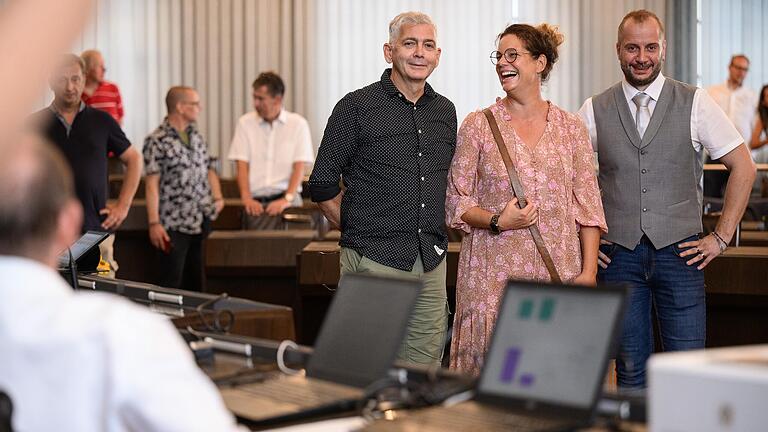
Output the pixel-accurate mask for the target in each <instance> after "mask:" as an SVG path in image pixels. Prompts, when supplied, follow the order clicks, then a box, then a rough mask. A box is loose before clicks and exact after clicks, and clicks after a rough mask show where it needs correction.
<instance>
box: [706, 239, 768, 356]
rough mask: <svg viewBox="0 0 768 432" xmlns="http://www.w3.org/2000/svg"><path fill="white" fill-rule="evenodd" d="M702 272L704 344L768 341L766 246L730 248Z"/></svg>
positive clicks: (767, 261)
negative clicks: (703, 283)
mask: <svg viewBox="0 0 768 432" xmlns="http://www.w3.org/2000/svg"><path fill="white" fill-rule="evenodd" d="M704 274H705V280H706V284H707V287H706V292H707V346H709V347H717V346H731V345H744V344H755V343H766V342H768V319H766V316H768V248H766V247H755V246H742V247H738V248H729V249H728V250H726V251H725V253H724V254H723V255H721V256H719V257H717V258H716V259H715V260H713V261H712V262H711V263H710V264H709V265H708V266H707V267H706V268H705V269H704Z"/></svg>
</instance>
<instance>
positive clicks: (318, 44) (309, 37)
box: [297, 0, 666, 145]
mask: <svg viewBox="0 0 768 432" xmlns="http://www.w3.org/2000/svg"><path fill="white" fill-rule="evenodd" d="M297 2H298V3H299V4H301V8H302V9H303V10H304V11H305V14H304V15H303V16H302V17H299V18H300V19H302V20H303V22H304V25H302V26H299V27H300V28H301V31H302V32H305V33H304V34H303V37H299V38H297V40H298V41H303V42H305V43H306V44H307V45H306V46H305V47H303V48H302V50H304V52H305V53H306V54H305V56H304V57H305V61H306V62H307V63H308V64H309V65H311V66H309V68H310V70H306V76H305V79H306V80H307V83H306V86H305V87H304V90H305V91H306V93H305V95H304V97H303V98H302V100H301V103H300V104H299V105H298V106H299V107H300V108H301V109H302V111H303V114H304V115H306V116H307V118H308V120H309V123H310V125H311V127H312V134H313V137H314V139H315V142H316V145H317V143H319V140H320V138H321V137H322V132H323V131H322V129H323V128H324V127H325V123H326V120H327V118H328V116H329V115H330V113H331V110H332V109H333V106H334V104H335V103H336V102H337V101H338V100H339V99H340V98H341V97H343V96H344V95H345V94H346V93H348V92H350V91H352V90H355V89H357V88H359V87H362V86H364V85H367V84H369V83H371V82H373V81H376V80H378V79H379V76H380V75H381V72H382V71H383V69H384V68H385V67H387V64H386V63H385V61H384V57H383V54H382V45H383V44H384V42H385V41H386V40H387V38H388V33H387V26H388V24H389V21H390V20H391V19H392V18H393V17H394V16H395V15H397V14H398V13H400V12H403V11H407V10H420V11H423V12H425V13H427V14H429V15H430V16H431V17H432V18H433V20H434V21H435V23H436V25H437V28H438V42H439V45H440V46H441V48H442V50H443V52H442V57H441V60H440V65H439V66H438V68H437V69H436V70H435V72H434V73H433V74H432V76H431V77H430V79H429V82H430V84H431V85H432V86H433V87H434V88H435V90H436V91H437V92H439V93H441V94H443V95H445V96H446V97H448V98H449V99H451V100H452V101H453V102H454V104H455V105H456V110H457V114H458V118H459V122H461V120H462V119H463V118H464V117H465V116H466V115H467V114H468V113H470V112H472V111H474V110H476V109H479V108H482V107H485V106H487V105H490V104H491V103H493V102H494V100H495V98H496V97H498V96H503V94H502V91H501V88H500V86H499V83H498V79H497V78H496V74H495V72H494V69H493V65H492V64H491V62H490V60H489V55H490V53H491V51H493V50H494V49H495V39H496V36H497V35H498V34H499V33H500V32H501V31H502V30H504V28H505V27H506V26H507V25H509V24H512V23H517V22H522V23H529V24H534V25H535V24H539V23H541V22H548V23H550V24H554V25H558V26H559V27H560V31H561V32H562V33H563V34H564V35H565V43H564V44H563V45H562V46H561V49H560V59H559V61H558V63H557V64H556V65H555V67H554V70H553V72H552V74H551V75H550V79H549V82H548V83H547V84H546V85H545V86H544V95H545V97H547V98H549V99H550V100H552V101H553V102H554V103H556V104H558V105H560V106H561V107H563V108H565V109H566V110H570V111H575V110H577V109H578V108H579V107H580V106H581V103H582V102H583V101H584V99H586V98H587V97H589V96H591V95H592V94H594V93H596V92H599V91H601V90H603V89H605V88H607V87H608V86H610V85H611V84H613V83H615V82H616V81H617V80H618V79H619V78H620V70H619V66H618V63H617V60H616V51H615V43H616V28H617V26H618V24H619V22H620V21H621V18H622V17H623V16H624V15H625V14H626V13H627V12H629V11H630V10H633V9H640V8H647V9H650V10H653V11H654V12H656V13H657V14H658V15H659V17H660V18H661V19H662V20H663V19H664V11H665V5H666V1H665V0H623V1H616V0H547V1H533V0H532V1H525V0H483V1H466V0H421V1H418V0H410V1H406V0H400V1H394V0H392V1H381V0H324V1H314V0H297Z"/></svg>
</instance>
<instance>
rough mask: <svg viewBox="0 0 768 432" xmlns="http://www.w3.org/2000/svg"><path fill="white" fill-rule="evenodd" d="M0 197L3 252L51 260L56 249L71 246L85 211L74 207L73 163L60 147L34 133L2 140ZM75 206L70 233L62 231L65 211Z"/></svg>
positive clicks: (1, 245) (0, 238)
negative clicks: (64, 156) (69, 164)
mask: <svg viewBox="0 0 768 432" xmlns="http://www.w3.org/2000/svg"><path fill="white" fill-rule="evenodd" d="M0 196H2V197H3V199H2V200H0V254H2V255H16V256H23V257H27V258H32V259H36V260H39V261H42V262H45V263H46V264H50V261H51V255H52V254H53V256H54V258H55V254H56V252H52V251H53V250H56V249H58V251H60V250H61V249H63V248H64V247H66V246H68V245H69V242H71V241H73V240H74V238H75V237H76V236H77V234H78V232H79V224H80V221H79V218H80V217H81V216H80V215H81V210H80V209H79V207H77V210H76V211H75V210H73V209H72V206H73V205H74V204H76V203H77V201H76V200H75V198H74V185H73V180H72V174H71V173H70V171H69V167H68V165H67V163H66V162H65V161H64V158H63V157H62V156H61V154H60V153H59V152H58V150H56V149H55V148H53V147H52V146H51V145H49V144H47V143H45V142H43V141H42V140H41V139H40V138H39V137H37V136H35V135H31V134H23V135H15V136H12V137H8V138H2V139H0ZM73 211H74V212H75V213H72V214H70V215H69V216H68V219H70V220H68V224H67V227H65V228H66V231H67V232H60V229H61V228H62V225H61V222H62V214H63V213H64V212H70V213H71V212H73ZM78 212H80V213H78ZM69 225H72V227H70V226H69ZM69 231H74V232H69ZM62 243H63V244H62ZM59 248H60V249H59Z"/></svg>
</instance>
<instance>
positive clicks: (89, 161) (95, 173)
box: [31, 54, 141, 271]
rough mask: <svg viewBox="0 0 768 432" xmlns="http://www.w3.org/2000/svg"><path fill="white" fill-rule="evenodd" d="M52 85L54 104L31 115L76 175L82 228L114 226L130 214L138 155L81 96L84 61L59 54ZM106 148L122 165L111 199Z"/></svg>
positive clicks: (119, 131) (111, 123)
mask: <svg viewBox="0 0 768 432" xmlns="http://www.w3.org/2000/svg"><path fill="white" fill-rule="evenodd" d="M50 86H51V90H52V91H53V94H54V99H53V103H51V105H50V106H49V107H47V108H45V109H43V110H41V111H38V112H37V113H35V114H33V115H32V119H31V120H32V122H33V124H34V125H35V126H36V127H38V128H39V129H40V131H41V133H42V134H43V136H44V137H45V138H47V139H48V140H49V141H50V142H51V143H52V144H54V145H55V146H56V147H58V148H59V149H60V150H61V152H62V153H63V154H64V156H65V158H66V160H67V162H69V165H70V168H71V169H72V172H73V173H74V175H75V193H76V195H77V198H78V200H80V203H81V204H82V206H83V231H88V230H95V231H113V230H115V229H117V228H118V227H119V226H120V224H121V223H122V222H123V220H125V217H126V216H127V215H128V210H129V208H130V206H131V202H132V201H133V196H134V194H135V193H136V188H137V187H138V184H139V179H140V177H141V156H140V155H139V152H137V151H136V150H135V149H134V148H132V147H131V143H130V142H129V141H128V138H126V136H125V134H124V133H123V131H122V129H120V125H119V124H117V122H116V121H115V120H114V119H113V118H112V117H111V116H110V115H109V114H107V113H105V112H103V111H99V110H96V109H93V108H90V107H87V106H85V104H83V103H82V102H81V101H80V96H81V95H82V93H83V87H84V86H85V65H84V64H83V61H82V59H80V57H78V56H76V55H74V54H66V55H64V56H62V58H61V60H60V62H59V65H58V67H57V68H56V70H55V71H54V73H53V74H52V76H51V79H50ZM108 152H113V153H114V154H115V155H116V156H117V157H119V158H120V160H121V161H122V162H123V163H124V164H125V166H126V169H125V174H124V177H123V185H122V189H121V190H120V195H119V197H118V199H117V202H116V203H114V204H113V203H107V181H108V178H107V153H108ZM111 241H112V240H111V239H110V240H109V242H111ZM109 244H110V243H107V245H109ZM110 249H111V248H110ZM102 255H104V258H105V259H106V260H107V261H108V262H110V261H111V262H110V264H111V266H112V270H113V271H114V270H116V269H117V268H116V267H117V266H116V264H114V260H113V259H111V258H112V257H111V250H105V251H103V253H102Z"/></svg>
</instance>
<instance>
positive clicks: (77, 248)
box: [59, 231, 109, 268]
mask: <svg viewBox="0 0 768 432" xmlns="http://www.w3.org/2000/svg"><path fill="white" fill-rule="evenodd" d="M108 236H109V233H106V232H99V231H88V232H86V233H85V234H83V235H82V236H81V237H80V238H79V239H77V241H76V242H75V243H74V244H73V245H72V246H70V247H69V251H67V250H64V251H62V252H61V254H59V268H66V267H68V266H69V253H70V251H71V252H72V258H74V259H75V261H77V260H79V259H80V258H81V257H82V256H83V255H85V253H86V252H88V251H89V250H90V249H91V248H93V247H96V246H97V245H98V244H99V243H101V242H102V241H104V239H105V238H107V237H108Z"/></svg>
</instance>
